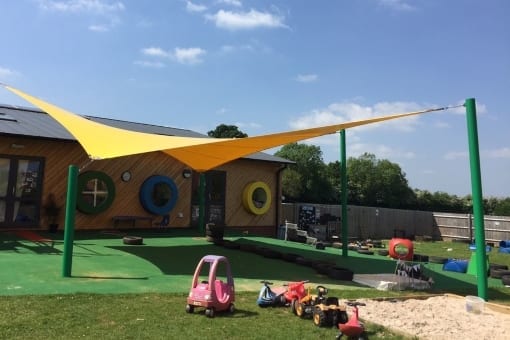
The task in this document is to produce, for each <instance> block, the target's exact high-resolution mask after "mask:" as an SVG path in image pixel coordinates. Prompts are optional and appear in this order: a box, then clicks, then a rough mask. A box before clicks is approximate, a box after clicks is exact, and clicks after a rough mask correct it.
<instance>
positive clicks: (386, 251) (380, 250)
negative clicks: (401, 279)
mask: <svg viewBox="0 0 510 340" xmlns="http://www.w3.org/2000/svg"><path fill="white" fill-rule="evenodd" d="M389 253H390V252H389V251H388V250H387V249H379V250H378V251H377V254H379V255H381V256H388V255H389Z"/></svg>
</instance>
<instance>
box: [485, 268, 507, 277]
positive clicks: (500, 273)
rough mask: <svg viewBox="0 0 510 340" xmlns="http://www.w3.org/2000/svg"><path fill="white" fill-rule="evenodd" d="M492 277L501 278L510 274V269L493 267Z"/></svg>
mask: <svg viewBox="0 0 510 340" xmlns="http://www.w3.org/2000/svg"><path fill="white" fill-rule="evenodd" d="M490 273H491V277H492V278H495V279H501V278H502V277H503V276H505V275H510V270H507V269H497V268H496V269H491V270H490Z"/></svg>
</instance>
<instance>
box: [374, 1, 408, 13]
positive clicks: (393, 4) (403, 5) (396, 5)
mask: <svg viewBox="0 0 510 340" xmlns="http://www.w3.org/2000/svg"><path fill="white" fill-rule="evenodd" d="M377 1H378V2H379V3H380V4H381V5H382V6H384V7H388V8H390V9H393V10H396V11H414V10H415V9H416V7H414V6H412V5H410V4H409V3H408V1H407V0H377Z"/></svg>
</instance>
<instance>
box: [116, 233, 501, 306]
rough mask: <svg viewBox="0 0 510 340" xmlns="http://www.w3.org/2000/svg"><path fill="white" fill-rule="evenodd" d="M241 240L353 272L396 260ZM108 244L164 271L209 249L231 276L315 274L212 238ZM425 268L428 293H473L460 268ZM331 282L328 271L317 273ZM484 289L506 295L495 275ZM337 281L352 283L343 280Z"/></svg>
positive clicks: (384, 269) (173, 271)
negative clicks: (166, 243) (204, 241)
mask: <svg viewBox="0 0 510 340" xmlns="http://www.w3.org/2000/svg"><path fill="white" fill-rule="evenodd" d="M236 243H240V244H251V245H253V246H255V247H265V248H270V249H273V250H276V251H278V252H280V253H281V254H284V253H291V254H296V255H299V256H302V257H305V258H310V259H315V260H324V261H328V262H332V263H335V264H336V265H337V266H338V267H342V268H347V269H350V270H352V271H353V272H354V273H355V274H379V273H393V272H394V271H395V266H396V262H395V260H393V259H391V258H388V257H383V256H379V255H360V254H357V253H355V252H349V256H348V257H342V256H341V250H339V249H337V250H334V251H332V250H331V248H330V249H329V251H322V250H316V249H315V248H313V247H311V246H305V245H297V246H296V245H289V244H288V243H286V242H285V243H284V242H283V241H280V242H278V240H276V241H275V240H273V239H268V242H264V241H263V240H252V239H248V238H240V239H238V240H237V241H236ZM111 248H113V249H117V250H121V251H124V252H128V253H130V254H132V255H135V256H138V257H140V258H143V259H144V260H146V261H149V262H150V263H152V264H154V265H155V266H157V267H158V268H159V269H160V270H161V271H162V272H163V273H164V274H166V275H193V273H194V270H195V267H196V265H197V264H198V262H199V260H200V259H201V258H202V257H203V256H205V255H209V254H215V255H223V256H226V257H227V258H228V259H229V261H230V263H231V266H232V272H233V273H234V276H235V277H236V278H245V279H262V278H263V279H268V280H279V281H299V280H305V279H310V280H311V279H317V273H316V272H315V270H314V269H312V268H310V267H304V266H301V265H298V264H296V263H290V262H286V261H284V260H282V259H271V258H266V257H263V256H260V255H259V254H256V253H253V252H246V251H241V250H239V249H229V248H225V247H222V246H219V245H215V244H201V245H186V246H183V245H173V246H157V247H154V246H147V245H142V246H111ZM423 268H424V272H425V274H426V275H428V276H431V277H432V278H433V280H434V281H435V283H434V285H433V286H432V288H431V289H430V290H429V292H430V293H446V292H448V293H454V294H459V295H477V289H478V288H477V280H476V277H474V276H472V275H469V274H464V273H452V272H444V271H443V270H442V265H438V264H432V263H430V264H429V263H423ZM319 279H322V280H324V281H328V282H329V283H331V280H328V279H327V277H322V278H321V277H319ZM489 280H490V282H489V283H490V285H489V288H488V295H489V297H490V298H491V299H498V300H506V301H508V300H510V296H509V294H507V293H505V292H503V291H502V290H499V289H498V283H497V281H496V280H495V279H489ZM337 283H339V284H353V285H357V284H355V283H350V282H346V281H340V282H337Z"/></svg>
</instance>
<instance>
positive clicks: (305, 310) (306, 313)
mask: <svg viewBox="0 0 510 340" xmlns="http://www.w3.org/2000/svg"><path fill="white" fill-rule="evenodd" d="M319 287H322V286H318V287H317V288H319ZM322 288H324V287H322ZM324 289H325V288H324ZM318 302H320V301H319V297H318V296H317V295H312V294H310V288H308V290H307V293H306V295H305V296H303V297H302V298H301V299H299V300H293V302H292V312H293V313H294V314H296V315H297V316H299V317H300V318H308V317H311V316H312V315H313V310H314V306H315V305H316V304H317V303H318Z"/></svg>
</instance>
